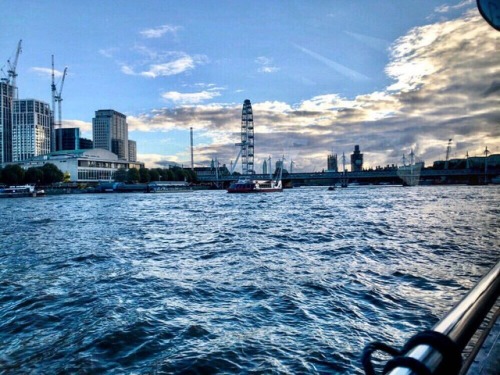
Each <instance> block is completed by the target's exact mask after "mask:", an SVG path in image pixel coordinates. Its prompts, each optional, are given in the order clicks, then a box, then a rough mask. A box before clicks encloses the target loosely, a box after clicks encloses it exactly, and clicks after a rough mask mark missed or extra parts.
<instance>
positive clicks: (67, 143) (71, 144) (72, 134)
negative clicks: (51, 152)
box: [55, 128, 80, 151]
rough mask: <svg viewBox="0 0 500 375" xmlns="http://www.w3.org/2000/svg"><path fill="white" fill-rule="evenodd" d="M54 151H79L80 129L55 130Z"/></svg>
mask: <svg viewBox="0 0 500 375" xmlns="http://www.w3.org/2000/svg"><path fill="white" fill-rule="evenodd" d="M55 144H56V151H62V150H65V151H69V150H79V149H80V128H63V129H56V142H55Z"/></svg>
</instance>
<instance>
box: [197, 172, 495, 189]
mask: <svg viewBox="0 0 500 375" xmlns="http://www.w3.org/2000/svg"><path fill="white" fill-rule="evenodd" d="M498 174H499V171H497V170H491V171H488V172H487V173H486V174H485V172H484V170H483V171H481V170H472V169H443V170H435V169H430V168H429V169H422V170H420V171H418V174H416V176H413V177H414V178H416V179H417V180H418V183H419V184H460V183H463V184H482V183H484V181H485V178H486V180H487V181H491V179H492V178H494V177H495V176H497V175H498ZM407 176H408V175H407V172H406V171H404V170H402V169H388V170H374V171H361V172H346V174H345V178H346V179H347V181H348V183H350V184H351V183H357V184H395V185H403V183H404V182H405V180H406V177H407ZM343 177H344V174H343V173H341V172H304V173H285V174H283V183H284V186H286V187H292V186H303V185H305V186H307V185H333V184H339V183H340V182H341V180H342V178H343ZM238 178H239V176H237V175H233V176H218V177H217V176H216V175H215V173H214V174H213V175H199V176H198V181H199V182H201V183H214V184H216V183H218V184H219V185H222V186H225V187H226V186H228V185H229V184H230V183H231V182H233V181H236V180H238ZM252 178H253V179H255V180H265V179H269V175H268V174H265V175H264V174H254V175H252Z"/></svg>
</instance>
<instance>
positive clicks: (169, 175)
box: [165, 169, 175, 181]
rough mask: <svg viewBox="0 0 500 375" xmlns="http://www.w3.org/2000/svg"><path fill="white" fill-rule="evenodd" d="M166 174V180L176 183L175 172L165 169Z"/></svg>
mask: <svg viewBox="0 0 500 375" xmlns="http://www.w3.org/2000/svg"><path fill="white" fill-rule="evenodd" d="M165 174H166V177H167V178H166V180H167V181H174V177H175V176H174V172H172V171H171V170H170V169H165Z"/></svg>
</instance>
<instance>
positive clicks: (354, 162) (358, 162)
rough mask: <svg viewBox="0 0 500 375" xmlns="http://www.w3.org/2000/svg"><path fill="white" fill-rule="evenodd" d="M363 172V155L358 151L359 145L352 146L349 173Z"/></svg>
mask: <svg viewBox="0 0 500 375" xmlns="http://www.w3.org/2000/svg"><path fill="white" fill-rule="evenodd" d="M362 170H363V154H362V153H361V151H360V150H359V145H356V146H354V152H353V153H352V154H351V172H361V171H362Z"/></svg>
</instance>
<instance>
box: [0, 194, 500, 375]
mask: <svg viewBox="0 0 500 375" xmlns="http://www.w3.org/2000/svg"><path fill="white" fill-rule="evenodd" d="M444 189H446V191H444ZM497 194H498V193H497V190H495V188H493V187H484V188H483V187H466V186H462V187H460V186H457V187H455V186H449V187H448V186H447V187H415V188H411V189H404V188H401V189H398V188H391V189H384V188H373V187H372V188H363V187H359V188H356V189H343V190H342V191H338V192H337V191H335V193H332V192H328V191H327V190H326V189H307V188H306V189H291V190H286V191H284V192H283V193H282V194H270V195H243V196H237V195H230V194H229V195H228V194H225V193H224V192H221V191H204V192H193V193H190V194H183V195H182V197H179V196H178V195H176V194H175V195H174V194H171V195H169V194H158V195H155V194H151V195H146V194H144V195H139V194H109V195H78V196H76V195H75V196H62V197H46V198H47V199H45V198H44V199H37V200H35V201H33V200H30V199H26V200H24V199H20V200H16V202H15V204H16V209H15V210H14V207H13V204H14V203H13V201H12V200H2V202H0V204H2V209H1V210H0V219H1V220H2V222H4V223H8V224H7V225H5V226H3V227H1V228H0V239H1V241H2V246H1V248H0V342H1V343H2V347H1V348H0V373H18V372H26V373H30V372H33V373H62V372H70V373H110V374H121V373H156V374H171V373H185V374H197V373H199V374H219V373H226V374H227V373H235V374H237V373H255V374H259V373H262V374H267V373H274V374H290V373H308V374H322V373H339V374H361V373H362V371H361V368H360V363H359V355H360V353H361V351H362V349H363V347H364V346H365V345H366V344H367V343H369V342H372V341H375V340H378V341H383V342H386V343H388V344H391V345H395V346H400V345H402V344H403V343H404V341H405V340H406V339H407V338H409V337H410V336H412V335H413V334H414V333H416V332H417V331H419V330H422V329H427V328H429V327H431V326H432V325H433V324H434V323H436V322H437V321H438V320H439V319H440V317H442V316H443V314H444V313H446V312H447V311H448V310H449V309H450V308H451V307H452V306H453V305H454V303H456V302H457V301H458V300H459V299H460V298H461V297H462V296H463V295H464V294H465V293H466V292H467V290H469V289H470V288H471V287H472V286H473V285H474V283H475V282H476V281H477V280H478V279H479V278H480V277H481V276H482V275H483V274H484V273H485V272H486V271H487V270H488V268H489V267H491V266H492V265H493V264H494V263H495V262H496V261H497V260H498V258H499V255H500V253H499V249H498V239H499V238H498V235H499V232H498V218H497V216H498V209H496V208H494V207H497V206H496V204H497V196H498V195H497ZM464 202H466V204H464ZM55 206H57V210H54V209H53V208H54V207H55Z"/></svg>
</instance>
